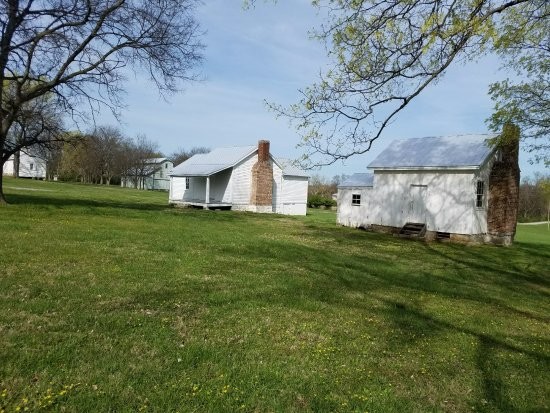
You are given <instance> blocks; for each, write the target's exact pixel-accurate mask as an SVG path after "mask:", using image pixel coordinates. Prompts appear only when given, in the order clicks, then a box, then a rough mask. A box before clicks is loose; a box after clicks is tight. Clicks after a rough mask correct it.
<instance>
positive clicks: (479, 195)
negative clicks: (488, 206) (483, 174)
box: [476, 181, 485, 208]
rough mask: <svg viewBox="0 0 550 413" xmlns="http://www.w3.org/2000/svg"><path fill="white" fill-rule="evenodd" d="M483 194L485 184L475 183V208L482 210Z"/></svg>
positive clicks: (481, 182)
mask: <svg viewBox="0 0 550 413" xmlns="http://www.w3.org/2000/svg"><path fill="white" fill-rule="evenodd" d="M484 193H485V184H484V182H483V181H477V188H476V207H477V208H483V196H484Z"/></svg>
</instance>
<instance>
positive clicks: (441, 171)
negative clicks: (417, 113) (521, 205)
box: [337, 135, 519, 244]
mask: <svg viewBox="0 0 550 413" xmlns="http://www.w3.org/2000/svg"><path fill="white" fill-rule="evenodd" d="M496 137H497V135H462V136H449V137H430V138H417V139H405V140H397V141H394V142H393V143H392V144H391V145H390V146H389V147H388V148H386V149H385V150H384V151H383V152H382V153H380V155H379V156H378V157H377V158H376V159H375V160H374V161H372V162H371V163H370V164H369V165H368V169H370V170H371V171H372V173H360V174H355V175H353V176H351V177H350V178H349V179H347V180H346V181H344V182H342V184H340V185H339V187H338V215H337V221H338V223H339V224H341V225H345V226H351V227H365V228H371V229H373V230H380V231H387V232H395V233H401V234H402V235H407V234H415V233H417V234H419V235H422V236H425V237H426V238H442V239H445V238H448V239H451V240H457V241H478V242H494V243H503V244H510V243H511V242H512V241H513V238H514V234H515V230H516V216H517V207H518V193H519V167H518V138H519V135H518V136H517V137H516V138H515V139H513V140H512V141H510V142H508V143H506V144H504V145H500V146H499V147H498V148H496V147H491V146H489V145H488V144H487V139H489V138H496Z"/></svg>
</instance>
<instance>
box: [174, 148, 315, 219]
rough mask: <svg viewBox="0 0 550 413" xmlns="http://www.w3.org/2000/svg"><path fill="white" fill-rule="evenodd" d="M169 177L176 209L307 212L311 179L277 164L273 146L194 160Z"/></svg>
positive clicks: (222, 151)
mask: <svg viewBox="0 0 550 413" xmlns="http://www.w3.org/2000/svg"><path fill="white" fill-rule="evenodd" d="M169 175H170V196H169V202H170V203H172V204H176V205H188V206H198V207H202V208H205V209H234V210H241V211H253V212H274V213H279V214H286V215H305V214H306V211H307V190H308V180H309V177H308V175H307V174H306V173H305V172H304V171H302V170H300V169H298V168H296V167H294V166H293V165H292V164H291V162H290V161H288V160H284V159H277V158H274V157H273V156H272V155H271V153H270V152H269V141H259V142H258V146H241V147H228V148H216V149H214V150H212V151H211V152H209V153H206V154H197V155H194V156H192V157H191V158H189V159H188V160H186V161H185V162H183V163H181V164H180V165H178V166H176V167H175V168H174V169H173V170H172V171H171V172H170V173H169Z"/></svg>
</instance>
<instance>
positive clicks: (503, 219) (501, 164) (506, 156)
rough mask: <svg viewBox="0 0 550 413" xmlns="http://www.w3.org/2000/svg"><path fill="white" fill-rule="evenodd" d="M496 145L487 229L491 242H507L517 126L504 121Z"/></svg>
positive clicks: (514, 194) (514, 207)
mask: <svg viewBox="0 0 550 413" xmlns="http://www.w3.org/2000/svg"><path fill="white" fill-rule="evenodd" d="M496 147H497V151H498V152H497V158H496V159H495V161H494V163H493V167H492V169H491V174H490V175H489V202H488V209H487V232H488V234H489V236H490V240H491V242H493V243H495V244H503V245H511V244H512V242H513V241H514V236H515V234H516V224H517V215H518V204H519V173H520V171H519V164H518V154H519V128H518V127H517V126H516V125H512V124H506V125H504V128H503V130H502V134H501V135H500V136H499V138H498V141H497V144H496Z"/></svg>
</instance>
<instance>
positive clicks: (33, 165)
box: [2, 149, 46, 179]
mask: <svg viewBox="0 0 550 413" xmlns="http://www.w3.org/2000/svg"><path fill="white" fill-rule="evenodd" d="M14 158H15V157H14V155H12V156H10V158H9V159H8V160H7V162H6V163H5V164H4V168H3V171H2V174H3V175H6V176H16V174H15V170H14V168H15V160H14ZM18 176H19V178H32V179H45V178H46V161H45V160H44V159H42V158H41V157H40V156H38V155H35V154H34V153H33V151H32V150H29V149H27V150H21V151H20V152H19V174H18Z"/></svg>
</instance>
